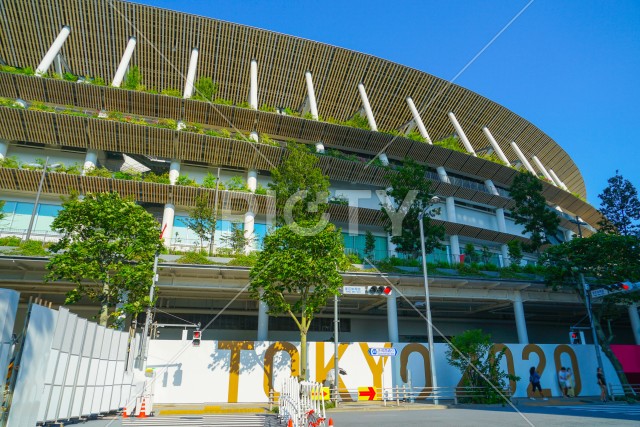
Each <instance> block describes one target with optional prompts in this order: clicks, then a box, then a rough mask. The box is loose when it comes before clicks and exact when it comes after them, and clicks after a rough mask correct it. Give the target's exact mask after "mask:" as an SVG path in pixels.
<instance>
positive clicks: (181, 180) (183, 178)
mask: <svg viewBox="0 0 640 427" xmlns="http://www.w3.org/2000/svg"><path fill="white" fill-rule="evenodd" d="M176 185H185V186H187V187H197V186H198V183H197V182H196V181H195V180H194V179H191V178H189V175H187V174H186V173H185V174H184V175H180V176H178V179H177V180H176Z"/></svg>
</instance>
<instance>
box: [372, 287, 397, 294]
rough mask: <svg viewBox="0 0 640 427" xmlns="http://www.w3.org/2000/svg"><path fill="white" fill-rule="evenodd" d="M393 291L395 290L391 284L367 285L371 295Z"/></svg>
mask: <svg viewBox="0 0 640 427" xmlns="http://www.w3.org/2000/svg"><path fill="white" fill-rule="evenodd" d="M391 292H393V288H391V286H367V294H369V295H391Z"/></svg>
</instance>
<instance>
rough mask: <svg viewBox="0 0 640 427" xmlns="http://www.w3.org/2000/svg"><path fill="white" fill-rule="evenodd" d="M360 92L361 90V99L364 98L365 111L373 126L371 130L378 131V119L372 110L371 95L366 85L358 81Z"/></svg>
mask: <svg viewBox="0 0 640 427" xmlns="http://www.w3.org/2000/svg"><path fill="white" fill-rule="evenodd" d="M358 92H360V99H361V100H362V106H363V107H364V113H365V114H366V116H367V121H368V122H369V127H370V128H371V130H374V131H377V130H378V125H377V124H376V119H375V118H374V117H373V111H371V104H370V103H369V97H368V96H367V92H366V91H365V90H364V85H363V84H362V83H358Z"/></svg>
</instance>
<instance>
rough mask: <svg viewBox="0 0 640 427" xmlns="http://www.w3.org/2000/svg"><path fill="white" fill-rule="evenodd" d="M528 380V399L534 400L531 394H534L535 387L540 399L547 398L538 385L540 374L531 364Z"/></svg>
mask: <svg viewBox="0 0 640 427" xmlns="http://www.w3.org/2000/svg"><path fill="white" fill-rule="evenodd" d="M529 382H530V383H531V397H530V398H529V399H531V400H536V398H535V397H533V395H534V394H536V389H538V392H539V393H540V397H542V400H549V399H547V398H546V397H544V395H543V394H542V386H541V385H540V374H539V373H537V372H536V368H534V367H533V366H532V367H531V369H529Z"/></svg>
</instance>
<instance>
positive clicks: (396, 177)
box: [381, 158, 444, 256]
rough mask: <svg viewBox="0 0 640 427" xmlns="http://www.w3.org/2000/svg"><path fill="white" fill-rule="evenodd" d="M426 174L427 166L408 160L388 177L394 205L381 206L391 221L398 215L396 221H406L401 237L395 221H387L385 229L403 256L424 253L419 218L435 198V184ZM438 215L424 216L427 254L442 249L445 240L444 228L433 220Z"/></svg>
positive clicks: (431, 213)
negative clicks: (397, 231) (394, 226)
mask: <svg viewBox="0 0 640 427" xmlns="http://www.w3.org/2000/svg"><path fill="white" fill-rule="evenodd" d="M426 172H427V167H426V166H424V165H420V164H418V163H417V162H415V161H414V160H412V159H410V158H407V159H405V160H404V162H403V165H402V167H400V168H399V169H397V173H395V174H390V175H388V176H387V178H388V179H389V184H390V188H389V189H387V192H386V194H387V196H388V200H389V202H390V206H387V205H386V204H384V203H383V204H381V206H382V212H384V213H385V214H386V215H387V217H388V218H389V219H390V220H391V219H392V217H393V216H394V215H395V216H396V218H403V219H402V225H401V227H400V230H399V233H398V235H393V234H394V230H393V224H392V221H387V224H386V225H385V230H386V231H387V233H389V234H391V235H392V237H391V242H392V243H393V244H395V245H396V250H397V251H398V252H400V253H405V254H411V255H413V256H417V255H418V254H419V253H420V251H421V248H420V223H419V221H418V217H419V215H420V213H421V212H424V211H425V210H428V209H429V207H430V206H431V204H432V202H431V199H432V197H433V194H432V193H431V181H429V180H428V179H427V178H426ZM412 195H415V199H414V200H413V202H412V203H409V202H410V198H411V196H412ZM394 212H395V213H394ZM437 213H439V209H435V210H432V211H429V212H428V213H426V214H425V215H424V219H423V221H424V239H425V250H426V252H427V253H431V252H433V250H434V249H438V248H442V244H441V243H440V241H441V240H442V239H444V227H443V226H441V225H435V224H433V221H432V216H433V215H436V214H437Z"/></svg>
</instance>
